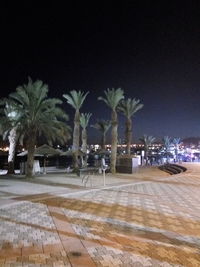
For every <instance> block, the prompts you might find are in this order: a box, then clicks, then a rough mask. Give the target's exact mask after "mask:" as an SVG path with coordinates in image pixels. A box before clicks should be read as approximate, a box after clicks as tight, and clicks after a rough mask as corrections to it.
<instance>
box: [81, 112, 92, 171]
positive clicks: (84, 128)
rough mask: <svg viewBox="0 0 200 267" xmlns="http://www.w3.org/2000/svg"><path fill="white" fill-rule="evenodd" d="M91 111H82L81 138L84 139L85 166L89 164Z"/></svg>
mask: <svg viewBox="0 0 200 267" xmlns="http://www.w3.org/2000/svg"><path fill="white" fill-rule="evenodd" d="M91 116H92V114H91V113H81V116H80V125H81V127H82V133H81V139H82V151H83V153H84V154H85V155H84V157H83V166H84V167H86V166H87V127H88V124H89V120H90V117H91Z"/></svg>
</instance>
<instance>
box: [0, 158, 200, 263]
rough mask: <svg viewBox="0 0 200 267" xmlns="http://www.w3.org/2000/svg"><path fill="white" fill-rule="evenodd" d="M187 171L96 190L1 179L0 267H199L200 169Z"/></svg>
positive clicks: (150, 174) (146, 172)
mask: <svg viewBox="0 0 200 267" xmlns="http://www.w3.org/2000/svg"><path fill="white" fill-rule="evenodd" d="M187 167H188V168H189V169H188V171H187V172H186V173H182V174H178V175H175V176H169V175H166V174H164V173H162V172H161V171H156V170H154V169H153V170H152V171H151V170H150V171H149V170H147V169H146V170H144V172H142V173H138V174H136V175H134V176H133V178H132V177H130V176H129V175H126V176H124V180H122V179H119V177H118V178H116V179H115V178H114V177H107V183H108V184H111V182H109V181H112V184H113V183H114V181H115V180H116V185H109V186H107V187H105V188H98V189H97V187H96V188H92V189H90V188H82V187H80V186H79V185H78V182H76V183H75V184H76V186H75V184H74V183H73V186H69V183H70V179H68V180H65V181H67V182H66V183H67V184H68V185H66V186H65V187H63V186H62V185H61V184H60V185H59V184H56V182H55V180H56V177H55V180H54V183H55V184H54V185H47V181H48V179H47V176H46V178H45V179H42V178H41V181H44V180H45V183H43V185H38V184H37V183H36V182H34V183H30V182H29V183H25V182H18V181H16V180H15V181H14V180H12V181H11V180H5V179H0V248H1V250H0V266H10V267H11V266H85V267H86V266H87V267H90V266H123V267H124V266H127V267H129V266H136V267H142V266H146V267H150V266H152V267H157V266H165V267H168V266H188V267H189V266H191V267H199V266H200V197H199V196H200V164H198V163H195V164H188V166H187ZM49 177H50V178H49V179H50V180H51V179H52V177H53V176H50V175H49ZM59 177H60V176H59ZM59 179H60V182H59V183H61V180H62V179H61V177H60V178H59ZM63 179H64V178H63ZM71 179H73V178H71ZM57 181H58V180H57ZM62 181H64V180H62ZM77 181H78V180H77ZM123 181H124V183H123ZM63 183H64V182H63ZM122 183H123V184H122ZM80 185H81V184H80Z"/></svg>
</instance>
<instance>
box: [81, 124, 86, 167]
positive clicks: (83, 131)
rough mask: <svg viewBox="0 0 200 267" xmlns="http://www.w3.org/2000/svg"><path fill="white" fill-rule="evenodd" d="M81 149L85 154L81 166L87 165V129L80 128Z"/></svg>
mask: <svg viewBox="0 0 200 267" xmlns="http://www.w3.org/2000/svg"><path fill="white" fill-rule="evenodd" d="M82 151H83V153H85V156H84V158H83V166H84V167H86V166H87V130H86V129H83V130H82Z"/></svg>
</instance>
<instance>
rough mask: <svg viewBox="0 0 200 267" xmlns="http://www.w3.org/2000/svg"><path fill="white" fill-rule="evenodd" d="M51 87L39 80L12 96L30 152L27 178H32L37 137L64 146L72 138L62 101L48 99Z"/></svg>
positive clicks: (24, 86)
mask: <svg viewBox="0 0 200 267" xmlns="http://www.w3.org/2000/svg"><path fill="white" fill-rule="evenodd" d="M47 94H48V86H47V85H46V84H44V83H43V82H42V81H40V80H36V81H35V82H33V81H32V80H31V78H29V79H28V83H27V84H24V85H22V86H19V87H17V89H16V92H14V93H11V94H10V95H9V97H10V98H11V99H12V100H13V101H15V102H16V103H17V104H18V110H17V113H19V114H20V116H19V119H18V123H20V125H21V128H22V129H23V131H24V138H23V139H24V140H26V146H27V150H28V158H27V171H26V176H27V178H28V177H32V176H33V162H34V150H35V145H36V140H37V137H38V136H41V135H42V136H44V137H46V139H47V142H48V143H49V144H52V142H55V141H59V142H60V143H61V144H64V143H65V142H66V141H67V140H68V139H69V127H68V126H67V124H66V121H67V120H68V116H67V114H66V113H65V112H64V111H63V110H62V109H61V108H60V107H59V106H58V105H60V104H62V101H61V100H59V99H57V98H47Z"/></svg>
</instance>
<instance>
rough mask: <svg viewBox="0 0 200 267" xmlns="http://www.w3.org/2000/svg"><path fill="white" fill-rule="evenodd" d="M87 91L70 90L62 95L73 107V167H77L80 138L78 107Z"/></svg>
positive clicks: (80, 105)
mask: <svg viewBox="0 0 200 267" xmlns="http://www.w3.org/2000/svg"><path fill="white" fill-rule="evenodd" d="M88 93H89V92H87V93H84V92H81V91H76V90H72V91H70V93H69V94H64V95H63V97H64V98H65V99H67V103H68V104H69V105H70V106H72V107H73V108H74V109H75V115H74V131H73V145H72V151H73V156H74V168H75V169H77V168H78V150H79V139H80V108H81V107H82V105H83V102H84V101H85V98H86V96H87V95H88Z"/></svg>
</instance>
